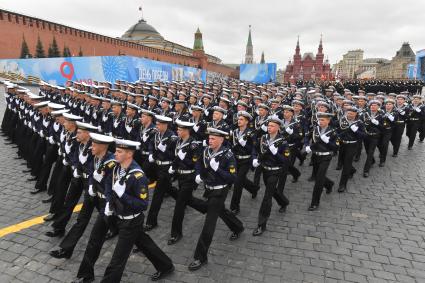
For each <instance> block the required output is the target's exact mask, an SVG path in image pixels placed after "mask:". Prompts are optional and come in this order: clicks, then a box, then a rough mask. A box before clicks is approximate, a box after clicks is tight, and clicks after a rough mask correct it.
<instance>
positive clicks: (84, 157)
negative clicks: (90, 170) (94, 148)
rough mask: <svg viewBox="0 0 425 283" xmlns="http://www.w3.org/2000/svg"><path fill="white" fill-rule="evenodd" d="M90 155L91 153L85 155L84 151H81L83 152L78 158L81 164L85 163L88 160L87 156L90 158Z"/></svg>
mask: <svg viewBox="0 0 425 283" xmlns="http://www.w3.org/2000/svg"><path fill="white" fill-rule="evenodd" d="M88 157H89V155H88V154H86V155H84V153H83V152H81V153H80V154H79V155H78V160H80V162H81V164H84V163H86V161H87V158H88Z"/></svg>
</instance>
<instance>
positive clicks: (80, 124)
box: [77, 121, 97, 133]
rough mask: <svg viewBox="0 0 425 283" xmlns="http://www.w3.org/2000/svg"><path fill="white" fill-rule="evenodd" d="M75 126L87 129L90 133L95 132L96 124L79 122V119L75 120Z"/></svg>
mask: <svg viewBox="0 0 425 283" xmlns="http://www.w3.org/2000/svg"><path fill="white" fill-rule="evenodd" d="M77 128H78V129H80V130H84V131H89V132H92V133H95V132H97V127H96V126H93V125H92V124H89V123H84V122H80V121H77Z"/></svg>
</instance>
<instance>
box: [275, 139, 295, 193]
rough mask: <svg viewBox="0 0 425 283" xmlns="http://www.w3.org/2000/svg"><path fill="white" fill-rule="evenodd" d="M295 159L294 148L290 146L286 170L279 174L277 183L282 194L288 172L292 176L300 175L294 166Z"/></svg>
mask: <svg viewBox="0 0 425 283" xmlns="http://www.w3.org/2000/svg"><path fill="white" fill-rule="evenodd" d="M295 159H296V155H295V150H294V148H293V147H291V149H290V154H289V166H288V170H283V171H282V174H281V175H280V176H279V182H278V184H277V188H278V190H279V191H280V192H282V194H283V191H284V190H285V184H286V179H287V177H288V173H289V174H291V175H292V177H293V178H298V177H299V176H300V175H301V173H300V171H299V170H298V169H297V168H296V167H295V166H294V163H295Z"/></svg>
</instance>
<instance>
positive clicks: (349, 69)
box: [334, 49, 364, 79]
mask: <svg viewBox="0 0 425 283" xmlns="http://www.w3.org/2000/svg"><path fill="white" fill-rule="evenodd" d="M363 54H364V51H363V50H361V49H356V50H350V51H348V52H347V53H345V54H344V55H342V60H340V61H339V62H338V63H337V64H336V66H335V68H334V72H335V77H337V78H339V79H354V78H355V77H356V72H357V70H358V69H359V66H360V65H361V64H362V63H363Z"/></svg>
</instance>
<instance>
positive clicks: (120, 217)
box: [117, 213, 140, 220]
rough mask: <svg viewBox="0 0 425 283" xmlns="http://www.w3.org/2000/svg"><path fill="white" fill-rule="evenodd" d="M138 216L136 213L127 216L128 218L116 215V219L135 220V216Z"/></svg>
mask: <svg viewBox="0 0 425 283" xmlns="http://www.w3.org/2000/svg"><path fill="white" fill-rule="evenodd" d="M139 215H140V213H137V214H132V215H128V216H121V215H117V217H118V218H119V219H122V220H130V219H134V218H136V217H137V216H139Z"/></svg>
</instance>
